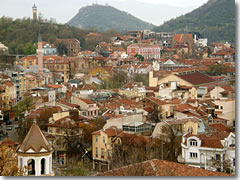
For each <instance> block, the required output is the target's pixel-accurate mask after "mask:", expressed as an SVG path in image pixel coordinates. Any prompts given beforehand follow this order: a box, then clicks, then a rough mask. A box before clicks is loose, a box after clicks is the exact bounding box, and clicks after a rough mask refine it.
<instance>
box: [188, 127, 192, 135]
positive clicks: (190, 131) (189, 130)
mask: <svg viewBox="0 0 240 180" xmlns="http://www.w3.org/2000/svg"><path fill="white" fill-rule="evenodd" d="M187 131H188V133H190V134H192V133H193V128H192V126H190V127H189V128H188V130H187Z"/></svg>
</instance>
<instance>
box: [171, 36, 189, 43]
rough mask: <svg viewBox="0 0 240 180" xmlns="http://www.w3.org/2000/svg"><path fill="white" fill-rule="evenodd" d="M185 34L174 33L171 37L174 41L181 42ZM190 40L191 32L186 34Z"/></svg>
mask: <svg viewBox="0 0 240 180" xmlns="http://www.w3.org/2000/svg"><path fill="white" fill-rule="evenodd" d="M185 36H186V34H174V35H173V39H174V40H175V42H176V43H179V44H182V43H183V39H184V37H185ZM187 36H188V37H189V39H190V40H193V37H192V34H187Z"/></svg>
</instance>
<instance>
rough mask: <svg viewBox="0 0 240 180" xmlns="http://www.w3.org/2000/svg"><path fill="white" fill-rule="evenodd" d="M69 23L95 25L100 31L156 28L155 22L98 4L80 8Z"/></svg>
mask: <svg viewBox="0 0 240 180" xmlns="http://www.w3.org/2000/svg"><path fill="white" fill-rule="evenodd" d="M68 24H69V25H71V26H76V27H80V28H89V27H94V28H96V29H98V30H100V31H106V30H110V29H114V30H117V31H121V32H123V31H126V30H143V29H152V28H154V25H153V24H150V23H147V22H144V21H142V20H140V19H138V18H136V17H134V16H132V15H130V14H129V13H127V12H124V11H120V10H118V9H116V8H114V7H112V6H104V5H98V4H94V5H91V6H86V7H82V8H81V9H79V12H78V13H77V14H76V15H75V16H74V17H73V18H72V19H71V20H70V21H69V22H68Z"/></svg>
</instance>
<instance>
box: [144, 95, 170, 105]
mask: <svg viewBox="0 0 240 180" xmlns="http://www.w3.org/2000/svg"><path fill="white" fill-rule="evenodd" d="M148 99H149V100H150V101H151V102H153V103H155V104H158V105H166V104H168V103H167V102H165V101H162V100H160V99H157V98H155V97H150V98H148Z"/></svg>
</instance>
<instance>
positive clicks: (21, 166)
mask: <svg viewBox="0 0 240 180" xmlns="http://www.w3.org/2000/svg"><path fill="white" fill-rule="evenodd" d="M19 161H20V168H23V160H22V158H20V159H19Z"/></svg>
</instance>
